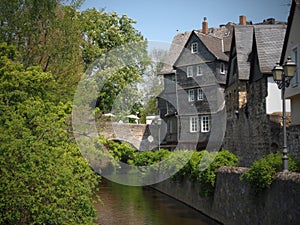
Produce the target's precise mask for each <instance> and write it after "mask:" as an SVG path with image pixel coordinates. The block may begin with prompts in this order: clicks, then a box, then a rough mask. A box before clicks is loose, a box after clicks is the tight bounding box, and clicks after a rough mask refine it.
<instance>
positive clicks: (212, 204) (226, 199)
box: [152, 167, 300, 225]
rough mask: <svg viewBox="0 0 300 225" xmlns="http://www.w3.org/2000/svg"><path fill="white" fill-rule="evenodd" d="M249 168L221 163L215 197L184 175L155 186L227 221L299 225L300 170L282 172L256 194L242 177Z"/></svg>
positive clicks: (230, 224)
mask: <svg viewBox="0 0 300 225" xmlns="http://www.w3.org/2000/svg"><path fill="white" fill-rule="evenodd" d="M245 171H246V168H241V167H221V168H220V169H219V171H218V173H217V183H216V189H215V193H214V196H213V197H207V198H202V197H200V196H199V185H197V184H196V183H192V182H190V181H189V180H188V179H184V180H183V181H182V182H174V181H171V180H170V179H169V180H166V181H164V182H161V183H159V184H155V185H153V186H152V187H153V188H154V189H156V190H159V191H161V192H163V193H165V194H167V195H169V196H171V197H174V198H175V199H178V200H180V201H182V202H184V203H186V204H187V205H190V206H191V207H193V208H195V209H197V210H199V211H201V212H202V213H204V214H206V215H208V216H209V217H211V218H213V219H215V220H217V221H219V222H220V223H223V224H225V225H241V224H243V225H299V224H300V204H299V203H300V174H299V173H278V174H277V175H276V180H275V182H274V183H273V184H272V185H271V188H270V189H268V190H266V191H265V192H264V193H261V194H260V195H258V196H255V195H254V194H253V192H252V191H251V188H250V185H249V183H247V182H246V181H241V179H240V175H241V174H243V173H245Z"/></svg>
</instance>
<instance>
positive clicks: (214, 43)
mask: <svg viewBox="0 0 300 225" xmlns="http://www.w3.org/2000/svg"><path fill="white" fill-rule="evenodd" d="M195 33H196V35H197V36H198V37H199V39H200V40H201V41H202V43H203V44H204V45H205V46H206V48H207V49H208V50H209V51H210V52H211V53H212V54H213V55H214V56H215V57H216V58H217V59H221V60H224V61H228V59H229V58H228V56H227V55H226V54H225V53H224V52H223V51H222V49H224V47H222V45H223V46H224V42H223V44H222V39H221V38H218V37H215V36H213V35H205V34H203V33H201V32H199V31H195Z"/></svg>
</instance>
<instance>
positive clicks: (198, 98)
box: [197, 88, 204, 100]
mask: <svg viewBox="0 0 300 225" xmlns="http://www.w3.org/2000/svg"><path fill="white" fill-rule="evenodd" d="M203 99H204V94H203V89H202V88H198V89H197V100H203Z"/></svg>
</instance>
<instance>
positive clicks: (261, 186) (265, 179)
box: [242, 152, 300, 194]
mask: <svg viewBox="0 0 300 225" xmlns="http://www.w3.org/2000/svg"><path fill="white" fill-rule="evenodd" d="M280 171H282V153H281V152H277V153H275V154H274V153H270V154H269V155H267V156H265V157H264V158H261V159H259V160H257V161H255V162H254V163H253V165H252V166H251V168H250V169H249V170H248V171H247V173H246V174H245V175H244V176H243V177H242V179H243V178H245V179H246V180H247V181H249V182H250V184H251V187H252V190H253V191H254V193H255V194H258V193H260V192H262V191H263V190H265V189H266V188H269V187H270V186H271V184H272V182H273V181H274V175H275V173H277V172H280ZM289 171H291V172H299V171H300V164H299V162H298V161H297V160H296V159H295V158H293V157H292V156H289Z"/></svg>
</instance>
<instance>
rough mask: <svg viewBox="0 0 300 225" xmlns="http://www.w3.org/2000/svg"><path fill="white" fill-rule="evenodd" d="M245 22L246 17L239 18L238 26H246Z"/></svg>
mask: <svg viewBox="0 0 300 225" xmlns="http://www.w3.org/2000/svg"><path fill="white" fill-rule="evenodd" d="M246 24H247V21H246V16H240V25H246Z"/></svg>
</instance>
